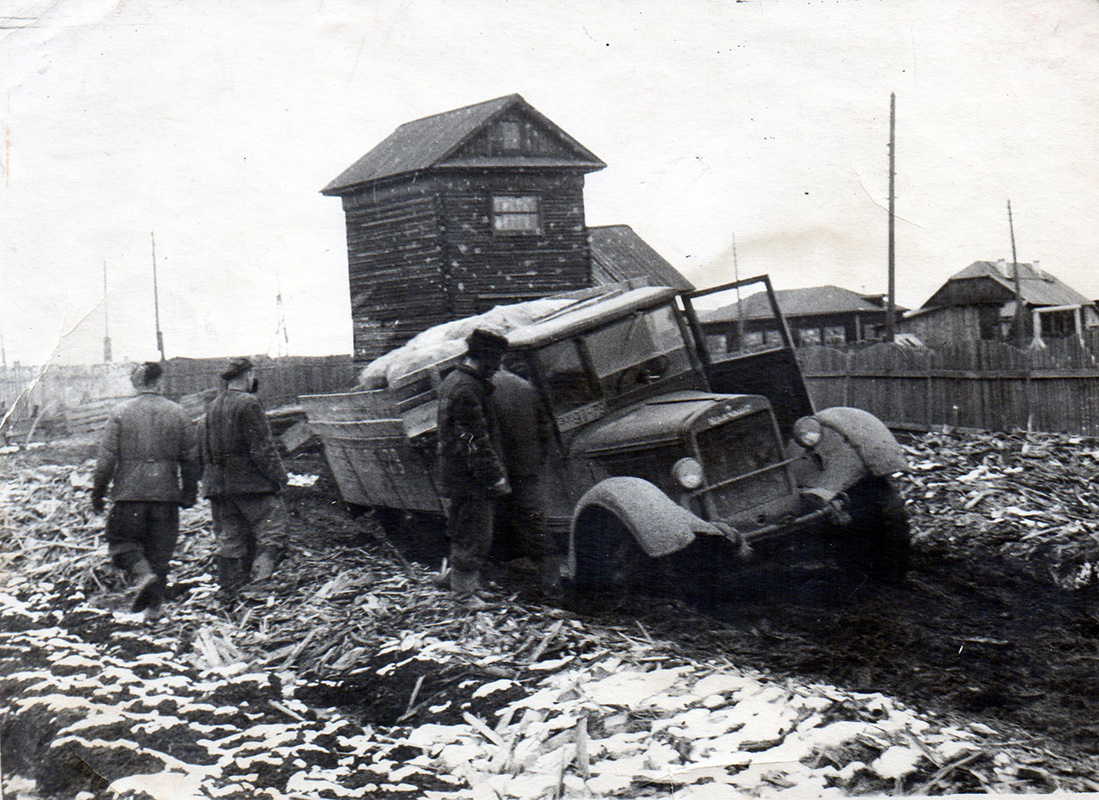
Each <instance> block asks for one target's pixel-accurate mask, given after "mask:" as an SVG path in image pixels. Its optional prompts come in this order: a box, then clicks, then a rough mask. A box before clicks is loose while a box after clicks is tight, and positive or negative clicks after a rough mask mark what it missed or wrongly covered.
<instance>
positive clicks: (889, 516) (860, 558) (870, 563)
mask: <svg viewBox="0 0 1099 800" xmlns="http://www.w3.org/2000/svg"><path fill="white" fill-rule="evenodd" d="M847 496H848V497H849V498H850V505H849V506H848V513H849V514H850V515H851V522H850V523H849V524H848V525H845V526H844V530H843V531H841V535H842V538H843V549H844V551H845V552H846V554H847V556H848V558H847V559H846V560H847V562H848V566H849V567H851V568H854V569H858V570H860V571H864V572H866V573H867V574H868V575H869V577H871V578H873V579H874V580H877V581H880V582H882V583H899V582H900V581H901V580H903V579H904V576H905V574H906V573H907V571H908V566H909V557H910V553H911V540H910V535H909V534H910V526H909V519H908V509H906V508H905V507H904V499H903V498H902V497H901V496H900V493H899V492H898V491H897V488H896V487H895V486H894V485H893V483H892V482H891V481H890V480H889V478H888V477H878V476H873V475H869V476H867V477H865V478H863V479H862V480H861V481H859V482H858V483H857V484H855V486H853V487H851V489H850V490H849V491H848V493H847Z"/></svg>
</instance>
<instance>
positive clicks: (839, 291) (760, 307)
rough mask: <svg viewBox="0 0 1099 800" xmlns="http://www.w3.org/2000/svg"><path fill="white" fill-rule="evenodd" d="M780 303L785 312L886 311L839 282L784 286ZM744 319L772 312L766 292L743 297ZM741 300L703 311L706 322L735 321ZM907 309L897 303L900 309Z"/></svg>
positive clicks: (788, 314) (794, 314) (792, 315)
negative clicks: (801, 287) (833, 283)
mask: <svg viewBox="0 0 1099 800" xmlns="http://www.w3.org/2000/svg"><path fill="white" fill-rule="evenodd" d="M775 299H776V300H777V301H778V307H779V308H780V309H782V314H783V316H785V317H787V318H789V319H793V318H796V317H809V316H819V315H821V314H854V313H858V312H863V311H867V312H869V311H877V312H881V311H883V310H884V309H883V307H882V306H880V305H878V304H876V303H872V302H870V301H869V300H867V299H866V298H865V297H864V296H863V295H860V294H858V293H857V292H852V291H851V290H850V289H844V288H842V287H840V286H831V285H829V286H813V287H810V288H807V289H782V290H780V291H776V292H775ZM741 303H743V305H744V319H764V318H769V317H771V316H772V314H771V304H770V302H769V301H768V300H767V293H766V292H760V293H758V294H754V295H752V296H751V297H746V298H744V299H743V300H742V301H741ZM739 305H740V303H730V304H729V305H727V306H722V307H721V308H715V309H714V310H712V311H709V312H703V313H701V314H700V317H701V320H702V321H703V322H732V321H735V320H737V319H739V318H740V309H739ZM903 310H904V309H902V308H900V307H899V306H898V307H897V311H898V312H900V311H903Z"/></svg>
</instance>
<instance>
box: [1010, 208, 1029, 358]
mask: <svg viewBox="0 0 1099 800" xmlns="http://www.w3.org/2000/svg"><path fill="white" fill-rule="evenodd" d="M1007 227H1008V230H1009V231H1011V271H1012V276H1013V281H1012V282H1013V283H1014V285H1015V319H1014V320H1013V321H1012V324H1013V325H1014V326H1015V346H1016V347H1018V348H1019V349H1020V350H1022V349H1023V348H1024V347H1026V336H1025V334H1024V332H1023V320H1024V319H1025V317H1024V316H1023V284H1022V281H1021V280H1020V279H1019V261H1018V259H1017V258H1016V257H1015V222H1014V221H1013V220H1012V218H1011V201H1010V200H1008V201H1007Z"/></svg>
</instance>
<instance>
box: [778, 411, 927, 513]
mask: <svg viewBox="0 0 1099 800" xmlns="http://www.w3.org/2000/svg"><path fill="white" fill-rule="evenodd" d="M813 418H814V419H816V420H817V421H818V422H819V423H820V426H821V438H820V441H819V442H817V443H816V444H815V445H814V446H813V447H811V448H805V447H802V446H801V445H799V444H797V443H796V442H791V444H790V455H791V456H792V457H794V458H796V459H797V460H796V461H795V462H794V473H795V477H796V478H797V481H798V485H799V486H801V487H802V488H803V489H804V490H805V493H806V494H809V495H811V496H813V497H814V498H816V499H817V501H818V502H822V503H827V502H829V501H831V500H832V498H834V497H835V496H836V495H837V494H839V493H840V492H843V491H845V490H847V489H849V488H851V487H852V486H854V485H855V484H856V483H858V482H859V481H860V480H862V479H863V478H864V477H866V476H867V475H873V476H875V477H885V476H887V475H892V474H893V473H895V472H904V471H907V469H908V462H907V460H906V459H905V457H904V451H903V450H902V449H901V446H900V445H899V444H897V440H896V439H895V438H893V434H892V433H891V432H890V431H889V428H887V427H886V426H885V423H883V422H882V421H881V420H880V419H878V418H877V417H875V416H874V415H873V414H871V413H869V412H867V411H863V410H862V409H859V408H848V407H845V406H836V407H835V408H827V409H825V410H824V411H820V412H818V413H816V414H814V415H813Z"/></svg>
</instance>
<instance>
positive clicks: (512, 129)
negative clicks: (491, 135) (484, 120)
mask: <svg viewBox="0 0 1099 800" xmlns="http://www.w3.org/2000/svg"><path fill="white" fill-rule="evenodd" d="M521 137H522V128H521V127H520V126H519V123H518V122H514V121H510V120H505V121H504V122H501V123H500V138H501V141H500V147H501V149H502V150H503V151H504V152H505V153H518V152H519V151H520V150H521V149H522V138H521Z"/></svg>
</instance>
